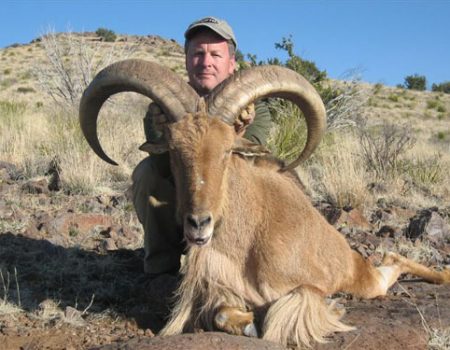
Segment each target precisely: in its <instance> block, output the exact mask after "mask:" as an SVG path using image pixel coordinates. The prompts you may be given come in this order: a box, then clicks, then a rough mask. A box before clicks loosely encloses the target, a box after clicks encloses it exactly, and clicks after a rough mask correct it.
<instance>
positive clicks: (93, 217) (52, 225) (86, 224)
mask: <svg viewBox="0 0 450 350" xmlns="http://www.w3.org/2000/svg"><path fill="white" fill-rule="evenodd" d="M112 221H113V220H112V218H111V217H110V216H107V215H101V214H83V213H80V214H75V213H64V214H59V215H58V216H57V217H55V218H54V219H52V220H51V221H50V222H48V223H46V224H47V225H48V227H47V231H48V232H49V233H59V234H61V233H65V234H69V235H70V234H72V235H74V234H75V232H76V234H81V235H85V234H86V233H88V232H89V231H91V230H93V229H94V228H95V227H98V226H102V227H105V228H107V227H110V226H112V224H113V222H112Z"/></svg>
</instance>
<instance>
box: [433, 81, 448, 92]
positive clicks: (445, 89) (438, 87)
mask: <svg viewBox="0 0 450 350" xmlns="http://www.w3.org/2000/svg"><path fill="white" fill-rule="evenodd" d="M431 90H432V91H441V92H444V93H446V94H450V81H446V82H443V83H440V84H433V85H431Z"/></svg>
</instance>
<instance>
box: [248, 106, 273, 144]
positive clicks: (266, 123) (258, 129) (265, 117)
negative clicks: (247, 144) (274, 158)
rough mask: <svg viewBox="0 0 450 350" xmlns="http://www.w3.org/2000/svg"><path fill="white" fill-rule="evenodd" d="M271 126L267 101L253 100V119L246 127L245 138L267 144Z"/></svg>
mask: <svg viewBox="0 0 450 350" xmlns="http://www.w3.org/2000/svg"><path fill="white" fill-rule="evenodd" d="M272 126H273V123H272V118H271V116H270V111H269V107H268V106H267V102H265V101H257V102H255V119H254V120H253V122H252V123H251V124H250V125H249V126H248V127H247V129H246V131H245V134H244V137H245V138H246V139H247V140H250V141H252V142H255V143H258V144H260V145H264V146H265V145H267V139H268V138H269V135H270V130H271V128H272Z"/></svg>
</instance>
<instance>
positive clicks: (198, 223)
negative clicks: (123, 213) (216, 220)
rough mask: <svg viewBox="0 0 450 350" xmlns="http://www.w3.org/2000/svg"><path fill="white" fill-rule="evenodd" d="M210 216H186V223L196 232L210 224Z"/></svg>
mask: <svg viewBox="0 0 450 350" xmlns="http://www.w3.org/2000/svg"><path fill="white" fill-rule="evenodd" d="M211 220H212V218H211V214H208V213H206V214H199V215H197V214H188V215H187V216H186V222H187V223H188V224H189V225H190V226H192V227H193V228H194V229H196V230H200V229H202V228H203V227H205V226H207V225H209V224H210V223H211Z"/></svg>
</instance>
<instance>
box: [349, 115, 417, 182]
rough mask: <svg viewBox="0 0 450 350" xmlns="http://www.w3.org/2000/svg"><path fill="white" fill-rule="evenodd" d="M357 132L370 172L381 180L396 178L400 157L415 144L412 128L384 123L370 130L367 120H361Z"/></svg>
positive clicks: (362, 153)
mask: <svg viewBox="0 0 450 350" xmlns="http://www.w3.org/2000/svg"><path fill="white" fill-rule="evenodd" d="M356 131H357V135H358V138H359V142H360V145H361V155H362V157H363V159H364V161H365V164H366V166H367V168H368V170H370V171H373V172H374V173H375V174H376V176H377V177H378V178H380V179H385V178H386V177H387V176H396V175H397V174H398V169H399V164H400V162H399V161H400V157H401V156H402V155H403V154H405V152H406V151H407V150H409V149H410V148H411V147H412V146H413V145H414V143H415V138H414V136H413V132H412V129H411V127H410V126H409V125H406V124H405V125H399V124H391V123H388V122H383V123H382V124H381V125H378V126H374V127H371V128H369V127H368V126H367V120H366V119H360V120H359V121H358V124H357V128H356Z"/></svg>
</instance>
